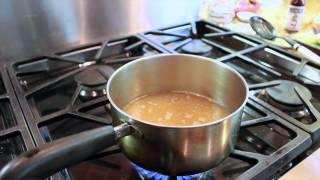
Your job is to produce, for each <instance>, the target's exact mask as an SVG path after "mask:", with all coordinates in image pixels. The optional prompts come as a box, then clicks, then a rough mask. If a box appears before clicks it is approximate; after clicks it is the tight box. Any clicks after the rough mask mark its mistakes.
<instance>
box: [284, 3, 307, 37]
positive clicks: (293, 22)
mask: <svg viewBox="0 0 320 180" xmlns="http://www.w3.org/2000/svg"><path fill="white" fill-rule="evenodd" d="M303 13H304V6H293V5H290V6H289V12H288V17H287V22H286V29H287V30H290V31H299V29H300V28H301V24H302V19H303Z"/></svg>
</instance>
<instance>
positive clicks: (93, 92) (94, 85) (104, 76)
mask: <svg viewBox="0 0 320 180" xmlns="http://www.w3.org/2000/svg"><path fill="white" fill-rule="evenodd" d="M113 72H114V69H113V68H112V67H110V66H106V65H92V66H89V67H87V68H86V69H85V70H83V71H82V72H80V73H78V74H77V75H76V76H75V80H76V81H77V83H78V84H79V85H80V86H81V90H80V94H79V95H80V97H82V98H94V97H101V96H104V95H106V94H107V89H106V84H107V82H108V79H109V77H110V76H111V74H112V73H113Z"/></svg>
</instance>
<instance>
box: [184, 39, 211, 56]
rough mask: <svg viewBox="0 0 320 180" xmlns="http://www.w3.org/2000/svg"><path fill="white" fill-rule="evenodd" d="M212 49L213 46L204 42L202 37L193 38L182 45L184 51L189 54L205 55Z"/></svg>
mask: <svg viewBox="0 0 320 180" xmlns="http://www.w3.org/2000/svg"><path fill="white" fill-rule="evenodd" d="M211 50H212V47H211V46H209V45H207V44H206V43H204V42H202V41H201V40H200V39H193V40H192V41H191V42H189V43H188V44H186V45H184V46H183V47H182V51H183V52H185V53H188V54H197V55H203V54H207V53H209V52H210V51H211Z"/></svg>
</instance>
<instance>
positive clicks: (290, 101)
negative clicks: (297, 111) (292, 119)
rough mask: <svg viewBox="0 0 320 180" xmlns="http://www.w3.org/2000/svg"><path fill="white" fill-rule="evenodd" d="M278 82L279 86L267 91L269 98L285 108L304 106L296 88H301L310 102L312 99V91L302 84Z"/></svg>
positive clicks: (285, 81)
mask: <svg viewBox="0 0 320 180" xmlns="http://www.w3.org/2000/svg"><path fill="white" fill-rule="evenodd" d="M276 82H279V85H278V86H273V87H270V88H267V89H266V92H267V95H268V97H270V98H271V99H272V100H274V101H275V102H276V103H279V104H281V105H285V106H294V107H296V106H303V105H304V104H303V102H302V101H301V100H300V98H299V96H298V95H297V94H296V92H295V90H294V87H299V88H300V89H301V90H302V92H303V93H304V94H305V95H306V96H307V97H308V99H309V100H311V98H312V94H311V91H310V90H309V89H308V88H306V87H304V86H303V85H301V84H298V83H296V82H293V81H287V80H277V81H276Z"/></svg>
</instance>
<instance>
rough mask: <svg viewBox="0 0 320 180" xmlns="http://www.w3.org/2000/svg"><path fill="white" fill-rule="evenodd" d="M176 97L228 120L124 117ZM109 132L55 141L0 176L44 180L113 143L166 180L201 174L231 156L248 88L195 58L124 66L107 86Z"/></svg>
mask: <svg viewBox="0 0 320 180" xmlns="http://www.w3.org/2000/svg"><path fill="white" fill-rule="evenodd" d="M170 90H182V91H190V92H194V93H199V94H202V95H205V96H209V97H212V98H213V99H214V100H215V101H217V102H219V103H222V104H224V105H225V106H226V107H227V108H228V109H229V110H231V112H232V113H231V114H229V115H228V116H226V117H224V118H222V119H219V120H216V121H212V122H210V123H207V124H200V125H191V126H165V125H161V124H151V123H149V122H147V121H144V120H142V119H136V118H134V117H132V116H130V115H129V114H127V113H125V112H124V111H123V107H124V106H125V105H126V104H127V103H128V102H129V101H131V100H132V99H134V98H136V97H138V96H141V95H145V94H149V93H153V92H160V91H170ZM107 91H108V98H109V101H110V104H111V108H112V117H113V126H114V127H111V126H105V127H101V128H97V129H94V130H90V131H86V132H83V133H79V134H76V135H73V136H70V137H67V138H62V139H59V140H56V141H54V142H52V143H48V144H47V145H45V146H43V147H40V148H36V149H34V150H31V151H29V152H26V153H24V154H22V155H20V156H19V157H18V158H16V159H14V160H13V161H11V162H9V163H8V164H7V165H6V166H5V167H4V168H3V169H2V170H1V172H0V177H1V178H2V179H27V178H44V177H47V176H49V175H51V174H53V173H54V172H57V171H58V170H61V169H63V168H65V167H68V166H70V165H72V164H75V163H77V162H79V161H82V160H85V159H87V158H88V157H90V156H92V155H94V154H95V153H97V152H99V151H101V150H103V149H105V148H107V147H108V146H111V145H113V144H115V143H119V145H120V148H121V150H122V152H123V153H124V154H125V155H126V156H127V157H128V159H129V160H130V161H132V162H134V163H136V164H138V165H139V166H142V167H143V168H146V169H148V170H152V171H157V172H160V173H163V174H166V175H170V176H175V175H189V174H194V173H198V172H202V171H206V170H208V169H210V168H212V167H214V166H216V165H217V164H219V163H220V162H221V161H222V160H224V159H225V158H226V157H227V156H228V155H229V154H230V152H231V151H232V150H233V148H234V145H235V143H236V140H237V135H238V131H239V127H240V119H241V115H242V110H243V108H244V105H245V103H246V101H247V98H248V86H247V84H246V82H245V80H244V79H243V78H242V76H241V75H240V74H239V73H237V72H236V71H235V70H233V69H231V68H229V67H228V66H227V65H225V64H223V63H220V62H217V61H214V60H212V59H209V58H204V57H200V56H193V55H156V56H152V57H145V58H141V59H139V60H136V61H133V62H130V63H128V64H126V65H124V66H122V67H121V68H119V69H118V70H117V71H116V72H115V73H114V74H113V75H112V76H111V77H110V79H109V81H108V85H107Z"/></svg>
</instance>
